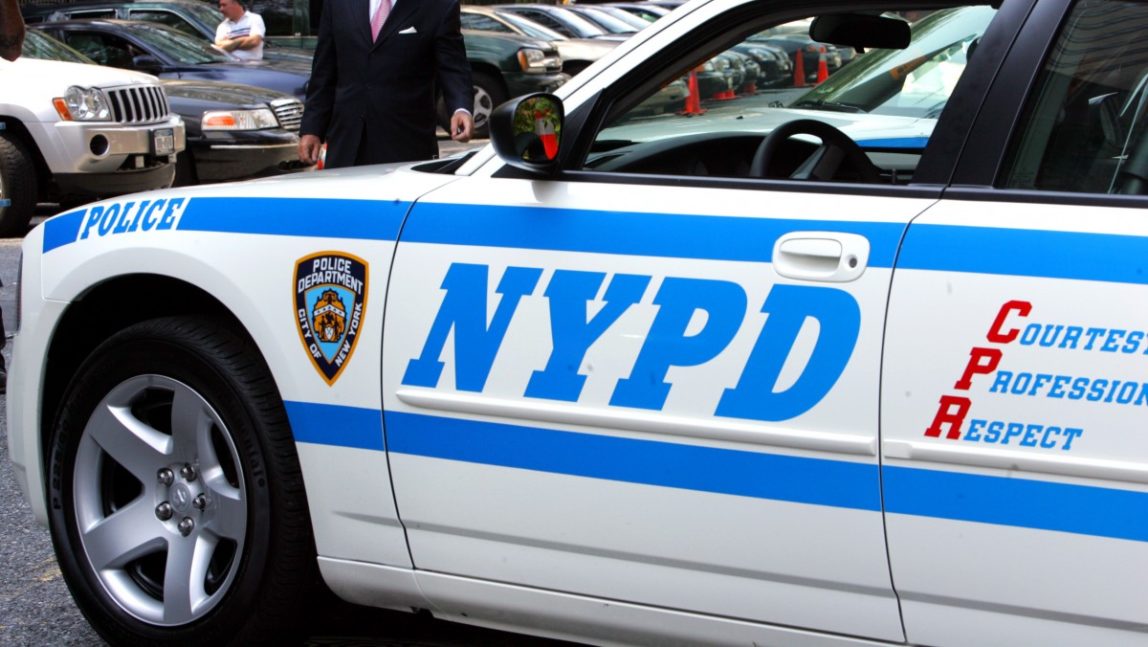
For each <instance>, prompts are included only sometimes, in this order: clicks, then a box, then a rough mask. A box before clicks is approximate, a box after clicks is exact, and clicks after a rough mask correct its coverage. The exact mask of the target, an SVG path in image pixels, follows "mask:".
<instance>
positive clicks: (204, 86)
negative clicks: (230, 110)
mask: <svg viewBox="0 0 1148 647" xmlns="http://www.w3.org/2000/svg"><path fill="white" fill-rule="evenodd" d="M163 89H164V90H165V91H166V92H167V96H168V99H169V100H172V99H183V100H184V101H186V102H189V103H195V104H199V105H202V106H204V107H205V108H206V107H240V108H242V107H254V106H265V105H267V104H268V103H270V102H272V101H274V100H276V99H291V98H293V97H291V95H289V94H283V93H282V92H276V91H275V90H268V89H266V88H257V87H255V86H251V85H242V84H239V83H224V82H221V81H199V80H188V81H166V80H165V81H164V82H163Z"/></svg>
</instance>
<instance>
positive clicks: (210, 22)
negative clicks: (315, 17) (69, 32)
mask: <svg viewBox="0 0 1148 647" xmlns="http://www.w3.org/2000/svg"><path fill="white" fill-rule="evenodd" d="M20 11H21V13H22V14H23V15H24V20H25V21H27V22H28V23H29V24H34V23H42V22H60V21H63V20H90V19H101V20H107V19H120V20H144V21H147V22H155V23H159V24H162V25H167V26H168V27H171V28H173V29H178V30H179V31H182V32H184V33H185V34H187V35H189V36H197V37H203V38H206V39H207V40H208V42H212V43H213V42H215V30H216V28H217V27H218V26H219V23H220V22H222V20H223V14H221V13H219V10H218V9H216V8H215V5H214V4H213V3H209V2H203V1H202V0H117V1H113V2H107V1H104V2H100V1H98V0H97V1H94V2H88V1H81V2H74V3H62V2H61V3H56V4H25V5H24V6H22V7H21V8H20ZM265 19H266V17H265ZM269 29H270V26H269ZM263 59H264V60H267V61H294V62H297V63H307V64H309V63H310V61H311V54H310V52H308V51H306V50H302V49H299V48H294V47H286V46H283V45H281V44H279V43H276V42H274V41H273V40H269V39H264V43H263Z"/></svg>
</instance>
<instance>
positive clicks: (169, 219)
mask: <svg viewBox="0 0 1148 647" xmlns="http://www.w3.org/2000/svg"><path fill="white" fill-rule="evenodd" d="M177 207H183V198H172V199H171V200H168V201H167V210H166V211H164V212H163V219H162V220H160V221H159V225H158V226H156V229H157V230H159V229H171V228H172V226H174V225H175V218H176V216H178V215H180V214H182V213H183V209H182V208H181V209H179V213H178V214H177V213H176V212H175V210H176V208H177Z"/></svg>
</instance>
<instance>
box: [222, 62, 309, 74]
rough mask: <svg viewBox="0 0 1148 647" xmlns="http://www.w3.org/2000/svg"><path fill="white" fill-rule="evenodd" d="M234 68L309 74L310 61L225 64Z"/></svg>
mask: <svg viewBox="0 0 1148 647" xmlns="http://www.w3.org/2000/svg"><path fill="white" fill-rule="evenodd" d="M225 65H230V66H234V67H248V68H255V69H261V70H275V71H278V72H290V73H292V74H307V75H310V74H311V60H310V59H306V60H292V59H280V60H271V61H269V60H262V61H234V62H230V63H226V64H225Z"/></svg>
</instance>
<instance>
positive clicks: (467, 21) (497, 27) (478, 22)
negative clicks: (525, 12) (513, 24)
mask: <svg viewBox="0 0 1148 647" xmlns="http://www.w3.org/2000/svg"><path fill="white" fill-rule="evenodd" d="M462 27H463V29H477V30H479V31H494V32H501V33H504V34H512V33H514V32H512V31H511V30H510V28H509V27H507V26H506V25H504V24H502V23H500V22H498V21H497V20H495V19H493V18H490V17H487V16H480V15H478V14H473V13H463V14H462Z"/></svg>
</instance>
